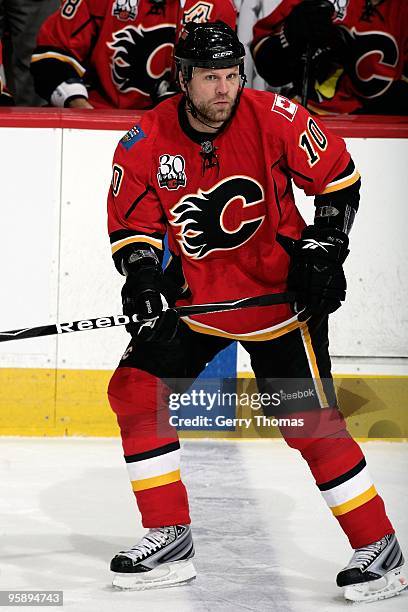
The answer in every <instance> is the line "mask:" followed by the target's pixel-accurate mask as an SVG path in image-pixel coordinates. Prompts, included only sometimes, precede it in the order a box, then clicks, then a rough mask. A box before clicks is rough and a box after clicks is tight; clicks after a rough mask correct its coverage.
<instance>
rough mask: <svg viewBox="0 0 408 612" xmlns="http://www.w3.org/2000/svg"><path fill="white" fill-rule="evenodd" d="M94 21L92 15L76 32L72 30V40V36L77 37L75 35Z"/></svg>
mask: <svg viewBox="0 0 408 612" xmlns="http://www.w3.org/2000/svg"><path fill="white" fill-rule="evenodd" d="M93 20H94V18H93V17H92V15H91V16H90V17H89V19H87V20H86V21H84V23H82V24H81V25H80V26H79V28H77V29H76V30H74V32H72V34H71V36H72V38H73V37H74V36H77V34H79V33H80V32H82V30H84V29H85V28H86V26H87V25H89V24H90V23H92V21H93Z"/></svg>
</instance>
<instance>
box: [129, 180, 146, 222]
mask: <svg viewBox="0 0 408 612" xmlns="http://www.w3.org/2000/svg"><path fill="white" fill-rule="evenodd" d="M148 193H149V187H146V189H145V190H144V191H143V193H141V194H140V195H139V196H138V197H137V198H136V200H135V201H134V202H133V204H132V205H131V206H130V208H129V209H128V211H127V212H126V213H125V219H128V218H129V217H130V215H131V214H132V212H133V211H134V210H135V208H136V206H137V205H138V204H139V202H141V201H142V200H143V198H144V197H145V196H147V194H148Z"/></svg>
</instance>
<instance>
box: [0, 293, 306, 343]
mask: <svg viewBox="0 0 408 612" xmlns="http://www.w3.org/2000/svg"><path fill="white" fill-rule="evenodd" d="M294 299H295V297H294V294H293V293H290V292H286V293H270V294H267V295H259V296H256V297H250V298H243V299H241V300H229V301H227V302H215V303H213V304H193V305H191V306H176V308H175V310H177V312H178V313H179V315H180V317H187V316H189V315H197V314H206V313H211V312H223V311H227V310H238V309H239V308H253V307H255V306H272V305H273V304H286V303H289V302H293V301H294ZM134 317H135V315H134ZM133 320H134V321H137V318H134V319H133ZM129 322H130V318H129V317H128V316H126V315H111V316H108V317H98V318H97V319H81V320H80V321H72V322H70V323H56V324H53V325H41V326H39V327H26V328H23V329H14V330H10V331H4V332H0V342H7V341H9V340H23V339H25V338H39V337H41V336H53V335H55V334H68V333H73V332H77V331H87V330H89V329H103V328H106V327H119V326H121V325H126V324H127V323H129Z"/></svg>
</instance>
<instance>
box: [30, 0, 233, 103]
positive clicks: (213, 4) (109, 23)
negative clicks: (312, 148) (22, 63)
mask: <svg viewBox="0 0 408 612" xmlns="http://www.w3.org/2000/svg"><path fill="white" fill-rule="evenodd" d="M215 19H222V20H223V21H225V22H227V23H228V24H229V25H231V26H232V27H235V21H236V10H235V7H234V5H233V2H232V0H210V1H206V2H201V1H200V0H184V1H183V0H64V2H62V4H61V8H60V10H59V11H57V12H55V13H54V14H53V15H51V16H50V17H49V18H48V19H47V20H46V22H45V23H44V24H43V26H42V28H41V30H40V32H39V35H38V39H37V45H38V46H37V48H36V49H35V50H34V53H33V57H32V62H31V72H32V74H33V77H34V83H35V87H36V90H37V92H38V93H39V94H40V95H41V96H42V97H43V98H45V99H46V100H48V101H49V103H50V104H51V105H52V106H66V107H75V108H137V109H143V108H151V107H152V105H154V104H156V103H157V102H159V101H161V100H163V99H164V98H166V97H168V96H169V95H172V94H173V93H175V87H174V82H173V81H174V79H173V74H172V70H171V68H172V63H173V60H172V54H173V47H174V43H175V40H176V38H177V36H178V32H179V30H180V28H181V26H182V24H183V23H187V22H189V21H194V22H200V23H201V22H205V21H214V20H215Z"/></svg>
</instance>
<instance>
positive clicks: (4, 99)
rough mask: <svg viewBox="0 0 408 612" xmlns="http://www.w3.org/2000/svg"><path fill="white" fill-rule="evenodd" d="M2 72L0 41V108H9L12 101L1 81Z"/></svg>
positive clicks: (0, 44)
mask: <svg viewBox="0 0 408 612" xmlns="http://www.w3.org/2000/svg"><path fill="white" fill-rule="evenodd" d="M2 70H3V49H2V42H1V40H0V106H11V105H13V99H12V97H11V94H10V92H9V91H8V89H7V87H6V86H5V84H4V83H3V81H2V79H1V72H2Z"/></svg>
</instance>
